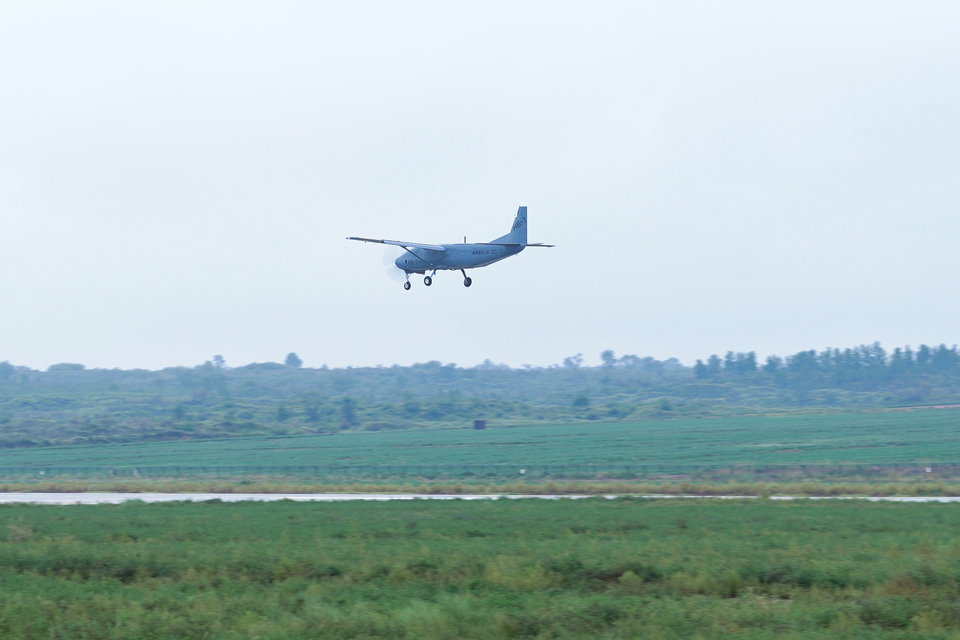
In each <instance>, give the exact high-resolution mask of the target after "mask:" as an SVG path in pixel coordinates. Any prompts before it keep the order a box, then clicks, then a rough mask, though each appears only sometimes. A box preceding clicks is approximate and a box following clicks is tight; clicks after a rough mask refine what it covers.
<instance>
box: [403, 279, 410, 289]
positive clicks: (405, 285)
mask: <svg viewBox="0 0 960 640" xmlns="http://www.w3.org/2000/svg"><path fill="white" fill-rule="evenodd" d="M403 288H404V290H405V291H410V281H409V280H408V281H406V282H404V283H403Z"/></svg>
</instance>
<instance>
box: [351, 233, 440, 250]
mask: <svg viewBox="0 0 960 640" xmlns="http://www.w3.org/2000/svg"><path fill="white" fill-rule="evenodd" d="M347 240H358V241H360V242H376V243H377V244H392V245H395V246H397V247H403V248H404V249H429V250H430V251H446V250H447V248H446V247H443V246H441V245H439V244H423V243H422V242H404V241H403V240H378V239H376V238H355V237H353V236H350V237H349V238H347Z"/></svg>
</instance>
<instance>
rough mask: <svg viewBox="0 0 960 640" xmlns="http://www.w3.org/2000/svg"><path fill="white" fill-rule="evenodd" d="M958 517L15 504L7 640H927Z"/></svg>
mask: <svg viewBox="0 0 960 640" xmlns="http://www.w3.org/2000/svg"><path fill="white" fill-rule="evenodd" d="M958 529H960V506H957V505H941V504H890V503H865V502H821V501H799V502H777V501H769V500H731V501H714V502H707V501H698V500H676V501H659V500H644V499H637V498H627V499H618V500H590V499H587V500H560V501H516V500H494V501H484V502H467V501H452V502H448V501H445V502H389V503H363V502H347V503H294V502H277V503H223V502H219V501H209V502H203V503H164V504H144V503H138V502H130V503H126V504H124V505H121V506H71V507H37V506H25V505H14V506H9V505H8V506H0V636H2V637H10V638H24V639H33V638H51V637H54V638H63V639H73V638H147V637H149V638H224V639H227V638H231V639H233V638H324V639H326V638H411V639H412V638H417V639H421V638H424V639H427V640H430V639H434V638H436V639H440V638H477V639H480V638H504V637H517V638H638V637H660V638H691V637H702V638H720V637H729V636H738V637H747V638H782V637H796V638H801V637H803V638H833V637H851V638H854V637H855V638H872V637H878V638H880V637H884V638H885V637H889V638H908V637H909V638H918V637H953V635H951V634H954V635H955V634H957V633H958V631H960V607H958V605H957V604H956V603H957V601H958V599H960V582H958V579H957V576H958V575H960V545H958V543H957V541H956V531H957V530H958Z"/></svg>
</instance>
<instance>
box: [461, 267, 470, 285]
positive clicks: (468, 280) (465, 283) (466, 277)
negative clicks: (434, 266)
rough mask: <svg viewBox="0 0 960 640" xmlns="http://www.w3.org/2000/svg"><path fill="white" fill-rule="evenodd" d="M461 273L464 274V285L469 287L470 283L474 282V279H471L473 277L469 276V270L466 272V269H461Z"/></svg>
mask: <svg viewBox="0 0 960 640" xmlns="http://www.w3.org/2000/svg"><path fill="white" fill-rule="evenodd" d="M460 273H462V274H463V286H465V287H469V286H470V285H472V284H473V280H471V279H470V278H469V277H468V276H467V272H466V271H464V270H463V269H460Z"/></svg>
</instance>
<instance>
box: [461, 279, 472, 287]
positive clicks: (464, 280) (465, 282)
mask: <svg viewBox="0 0 960 640" xmlns="http://www.w3.org/2000/svg"><path fill="white" fill-rule="evenodd" d="M472 284H473V280H471V279H470V278H464V279H463V286H465V287H469V286H470V285H472Z"/></svg>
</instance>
